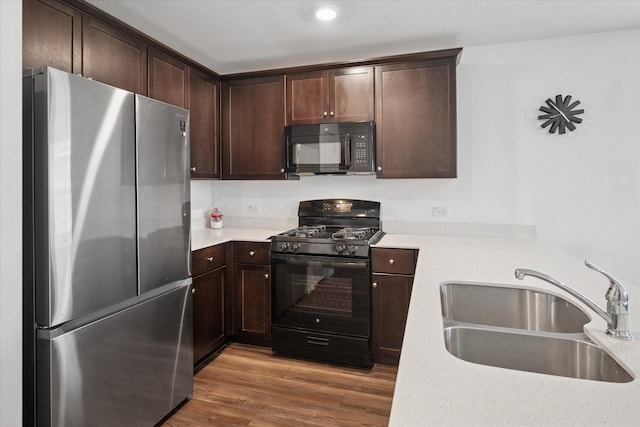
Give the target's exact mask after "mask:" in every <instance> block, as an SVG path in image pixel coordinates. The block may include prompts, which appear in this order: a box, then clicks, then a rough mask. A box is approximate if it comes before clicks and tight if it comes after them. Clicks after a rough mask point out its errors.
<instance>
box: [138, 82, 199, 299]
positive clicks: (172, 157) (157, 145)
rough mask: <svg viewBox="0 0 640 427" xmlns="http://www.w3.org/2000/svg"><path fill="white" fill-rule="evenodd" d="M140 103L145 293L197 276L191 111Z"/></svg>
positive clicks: (140, 244) (142, 283)
mask: <svg viewBox="0 0 640 427" xmlns="http://www.w3.org/2000/svg"><path fill="white" fill-rule="evenodd" d="M135 99H136V139H137V161H138V239H139V240H138V259H139V274H140V284H139V286H140V288H139V292H140V293H141V294H142V293H144V292H147V291H149V290H151V289H154V288H156V287H158V286H162V285H164V284H167V283H170V282H172V281H175V280H179V279H183V278H185V277H189V276H190V275H191V242H190V236H191V234H190V231H191V207H190V205H191V198H190V181H189V134H188V126H189V112H188V111H187V110H183V109H181V108H178V107H174V106H172V105H169V104H165V103H163V102H159V101H156V100H153V99H149V98H146V97H144V96H140V95H136V97H135Z"/></svg>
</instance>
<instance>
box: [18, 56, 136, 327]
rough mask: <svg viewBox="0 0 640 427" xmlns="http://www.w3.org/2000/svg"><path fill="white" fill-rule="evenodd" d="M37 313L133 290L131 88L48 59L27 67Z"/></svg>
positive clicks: (47, 314)
mask: <svg viewBox="0 0 640 427" xmlns="http://www.w3.org/2000/svg"><path fill="white" fill-rule="evenodd" d="M33 85H34V110H33V114H34V116H33V120H34V140H33V151H34V157H33V169H32V174H33V182H32V185H31V187H30V188H27V189H26V191H25V197H30V198H32V199H33V201H32V204H33V209H34V212H33V220H34V222H33V229H34V230H33V236H32V237H33V239H34V242H33V245H34V256H33V259H29V260H26V262H30V263H33V269H34V274H35V293H36V323H37V324H38V325H40V326H43V327H53V326H56V325H58V324H61V323H63V322H66V321H68V320H71V319H74V318H76V317H79V316H82V315H85V314H87V313H91V312H93V311H96V310H99V309H102V308H104V307H107V306H110V305H112V304H114V303H117V302H119V301H122V300H125V299H127V298H130V297H131V296H134V295H135V294H136V280H137V270H136V210H135V209H136V206H135V202H136V199H135V140H134V137H135V133H134V132H135V129H134V125H135V122H134V98H133V94H132V93H130V92H127V91H124V90H120V89H116V88H114V87H111V86H108V85H105V84H102V83H98V82H94V81H91V80H88V79H85V78H82V77H80V76H77V75H73V74H69V73H66V72H63V71H59V70H55V69H52V68H46V69H44V72H43V73H41V74H38V75H36V76H34V77H33Z"/></svg>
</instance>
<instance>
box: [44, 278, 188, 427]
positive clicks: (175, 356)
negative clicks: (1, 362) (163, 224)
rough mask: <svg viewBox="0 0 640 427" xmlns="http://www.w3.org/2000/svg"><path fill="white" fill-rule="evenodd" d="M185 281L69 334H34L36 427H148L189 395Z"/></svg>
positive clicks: (60, 332)
mask: <svg viewBox="0 0 640 427" xmlns="http://www.w3.org/2000/svg"><path fill="white" fill-rule="evenodd" d="M190 283H191V279H187V280H186V281H183V282H182V283H181V284H180V286H179V287H174V288H173V290H171V291H168V292H166V293H163V294H161V295H159V296H156V297H154V298H151V299H149V300H146V301H144V302H141V303H139V304H137V305H134V306H133V307H130V308H128V309H125V310H123V311H120V312H118V313H115V314H112V315H111V316H108V317H105V318H103V319H101V320H98V321H95V322H93V323H89V324H88V325H86V326H83V327H80V328H78V329H75V330H71V331H68V332H67V331H64V330H55V329H54V330H50V331H43V330H41V331H39V337H38V340H37V355H38V359H37V363H38V365H37V366H38V379H37V381H38V387H37V390H38V391H37V393H38V394H37V396H36V400H37V414H36V419H37V420H36V424H37V425H38V426H66V427H73V426H79V427H80V426H82V427H84V426H109V427H112V426H152V425H154V424H156V423H157V422H158V421H160V420H161V419H162V418H163V417H164V416H166V415H167V414H168V413H169V412H171V411H172V410H173V409H174V408H175V407H176V406H177V405H178V404H180V403H181V402H182V401H183V400H184V399H186V398H188V397H191V395H192V393H193V352H192V336H191V327H192V320H191V316H192V299H193V298H192V296H191V286H190Z"/></svg>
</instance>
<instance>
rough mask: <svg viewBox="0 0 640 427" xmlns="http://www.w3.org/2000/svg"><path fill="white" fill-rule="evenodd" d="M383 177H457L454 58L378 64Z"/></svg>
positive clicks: (378, 136) (379, 157) (378, 124)
mask: <svg viewBox="0 0 640 427" xmlns="http://www.w3.org/2000/svg"><path fill="white" fill-rule="evenodd" d="M375 85H376V91H375V97H376V147H377V161H376V163H377V165H378V177H379V178H455V177H456V76H455V59H454V58H452V59H440V60H433V61H423V62H415V63H406V64H393V65H384V66H381V67H376V76H375Z"/></svg>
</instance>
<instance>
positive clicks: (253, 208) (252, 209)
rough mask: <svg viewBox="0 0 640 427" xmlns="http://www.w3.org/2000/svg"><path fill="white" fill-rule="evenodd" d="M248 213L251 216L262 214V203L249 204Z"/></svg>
mask: <svg viewBox="0 0 640 427" xmlns="http://www.w3.org/2000/svg"><path fill="white" fill-rule="evenodd" d="M247 214H248V215H249V216H258V215H260V205H249V206H247Z"/></svg>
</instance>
